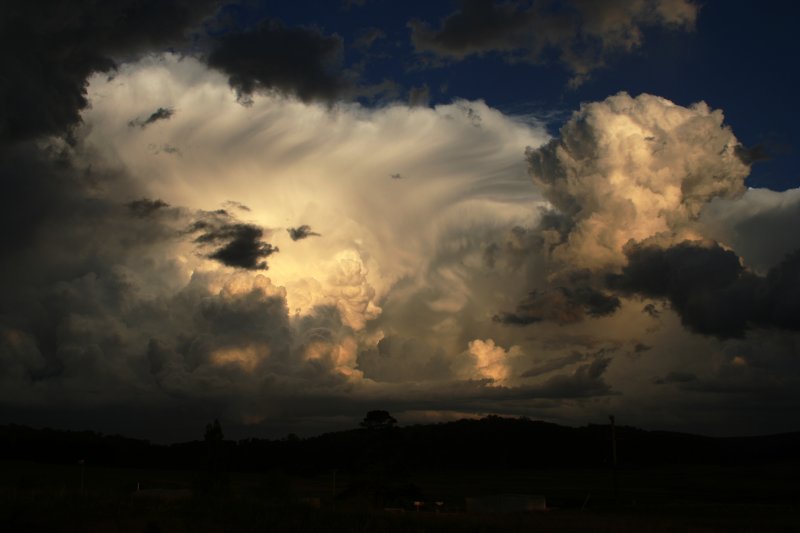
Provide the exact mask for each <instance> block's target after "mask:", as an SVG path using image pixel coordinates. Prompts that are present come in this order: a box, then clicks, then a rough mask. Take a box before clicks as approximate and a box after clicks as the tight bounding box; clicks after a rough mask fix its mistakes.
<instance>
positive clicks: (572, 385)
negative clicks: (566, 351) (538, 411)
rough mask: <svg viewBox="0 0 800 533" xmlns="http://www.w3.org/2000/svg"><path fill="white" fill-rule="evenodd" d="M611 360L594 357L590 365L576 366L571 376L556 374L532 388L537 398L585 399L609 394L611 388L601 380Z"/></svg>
mask: <svg viewBox="0 0 800 533" xmlns="http://www.w3.org/2000/svg"><path fill="white" fill-rule="evenodd" d="M610 362H611V359H610V358H608V357H595V358H594V360H593V361H592V362H591V363H587V364H583V365H580V366H578V368H576V369H575V371H574V372H573V373H572V374H558V375H555V376H553V377H551V378H549V379H548V380H547V381H545V382H544V383H543V384H542V385H539V386H536V387H534V388H533V390H534V391H536V397H539V398H587V397H591V396H605V395H608V394H611V386H610V385H609V384H608V383H606V382H605V380H604V379H603V374H604V373H605V371H606V369H607V368H608V365H609V363H610Z"/></svg>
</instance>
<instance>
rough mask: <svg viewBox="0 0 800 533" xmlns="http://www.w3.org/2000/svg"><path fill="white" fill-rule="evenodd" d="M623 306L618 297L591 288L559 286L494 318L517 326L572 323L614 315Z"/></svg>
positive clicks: (532, 293) (534, 295)
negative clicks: (587, 318) (586, 318)
mask: <svg viewBox="0 0 800 533" xmlns="http://www.w3.org/2000/svg"><path fill="white" fill-rule="evenodd" d="M619 305H620V302H619V299H618V298H617V297H616V296H613V295H609V294H606V293H604V292H602V291H599V290H597V289H594V288H592V287H589V286H579V287H556V288H554V289H547V290H536V291H532V292H531V293H530V294H529V295H528V297H527V298H526V299H525V300H523V301H522V302H520V303H519V305H517V308H516V310H514V311H513V312H502V313H499V314H497V315H495V316H494V321H495V322H500V323H502V324H509V325H516V326H525V325H528V324H534V323H537V322H543V321H549V322H556V323H558V324H570V323H574V322H579V321H581V320H583V319H584V318H585V317H586V316H587V315H588V316H590V317H601V316H607V315H611V314H613V313H614V312H615V311H616V310H617V308H619Z"/></svg>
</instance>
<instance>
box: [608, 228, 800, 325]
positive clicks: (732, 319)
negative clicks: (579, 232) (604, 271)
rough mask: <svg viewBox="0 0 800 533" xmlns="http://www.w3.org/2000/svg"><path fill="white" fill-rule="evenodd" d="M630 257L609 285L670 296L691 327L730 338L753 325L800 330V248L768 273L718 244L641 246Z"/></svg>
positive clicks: (631, 291)
mask: <svg viewBox="0 0 800 533" xmlns="http://www.w3.org/2000/svg"><path fill="white" fill-rule="evenodd" d="M627 256H628V264H627V265H626V266H625V267H624V268H623V270H622V273H621V274H612V275H609V276H608V285H609V287H611V288H613V289H615V290H617V291H619V292H620V293H622V294H638V295H641V296H646V297H650V298H664V299H666V300H668V301H669V302H670V304H671V305H672V307H673V308H674V309H675V310H676V311H677V312H678V314H679V315H680V316H681V321H682V322H683V324H684V325H685V326H687V327H688V328H689V329H691V330H692V331H695V332H697V333H702V334H707V335H715V336H717V337H721V338H728V337H742V336H743V335H744V333H745V331H746V330H747V329H748V328H752V327H775V328H782V329H788V330H798V329H800V251H796V252H794V253H792V254H790V255H788V256H787V257H786V258H785V259H784V260H783V261H782V262H781V263H780V264H779V265H777V266H776V267H774V268H772V269H771V270H770V271H769V273H768V274H767V275H766V276H765V277H762V276H758V275H756V274H754V273H752V272H750V271H748V270H747V269H745V268H744V267H743V266H742V264H741V262H740V259H739V257H738V256H737V255H736V254H735V253H734V252H732V251H730V250H725V249H724V248H722V247H720V246H719V245H718V244H715V243H714V244H704V243H698V242H690V241H686V242H683V243H681V244H678V245H676V246H672V247H670V248H666V249H665V248H660V247H657V246H641V245H637V246H633V247H630V248H629V249H628V250H627Z"/></svg>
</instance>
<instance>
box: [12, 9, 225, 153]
mask: <svg viewBox="0 0 800 533" xmlns="http://www.w3.org/2000/svg"><path fill="white" fill-rule="evenodd" d="M217 3H218V2H217V1H215V0H201V1H199V2H194V1H189V0H165V1H164V2H152V1H150V0H122V1H118V2H99V3H98V2H94V1H89V0H85V1H77V2H59V1H56V0H40V1H33V2H26V1H11V2H5V3H4V4H3V16H2V17H0V34H2V35H3V42H4V43H5V46H3V49H2V51H0V64H2V65H3V81H2V83H0V101H2V102H3V106H2V108H1V109H0V142H6V141H18V140H23V139H30V138H34V137H38V136H40V135H48V134H61V133H63V132H65V131H66V130H67V129H68V128H69V127H71V126H72V125H74V124H76V123H77V122H78V121H79V120H80V111H81V110H82V109H83V108H85V107H86V105H87V100H86V79H87V77H88V76H89V75H90V74H92V73H94V72H104V71H108V70H111V69H112V68H114V65H115V62H116V61H117V60H120V59H126V58H128V57H130V56H133V55H136V54H139V53H141V52H144V51H147V50H160V49H163V48H165V47H167V46H170V45H178V44H180V43H182V42H183V41H184V40H185V33H186V31H187V30H188V29H190V28H191V27H193V26H194V25H196V24H197V23H198V22H199V21H200V20H201V19H202V18H203V17H205V16H206V15H208V14H210V13H211V12H212V11H213V7H214V6H215V5H216V4H217Z"/></svg>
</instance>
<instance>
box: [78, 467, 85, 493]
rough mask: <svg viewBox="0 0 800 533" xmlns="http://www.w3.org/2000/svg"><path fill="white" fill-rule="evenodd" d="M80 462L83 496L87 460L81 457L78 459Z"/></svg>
mask: <svg viewBox="0 0 800 533" xmlns="http://www.w3.org/2000/svg"><path fill="white" fill-rule="evenodd" d="M78 464H79V465H81V497H82V496H83V478H84V468H85V467H86V460H85V459H81V460H80V461H78Z"/></svg>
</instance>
